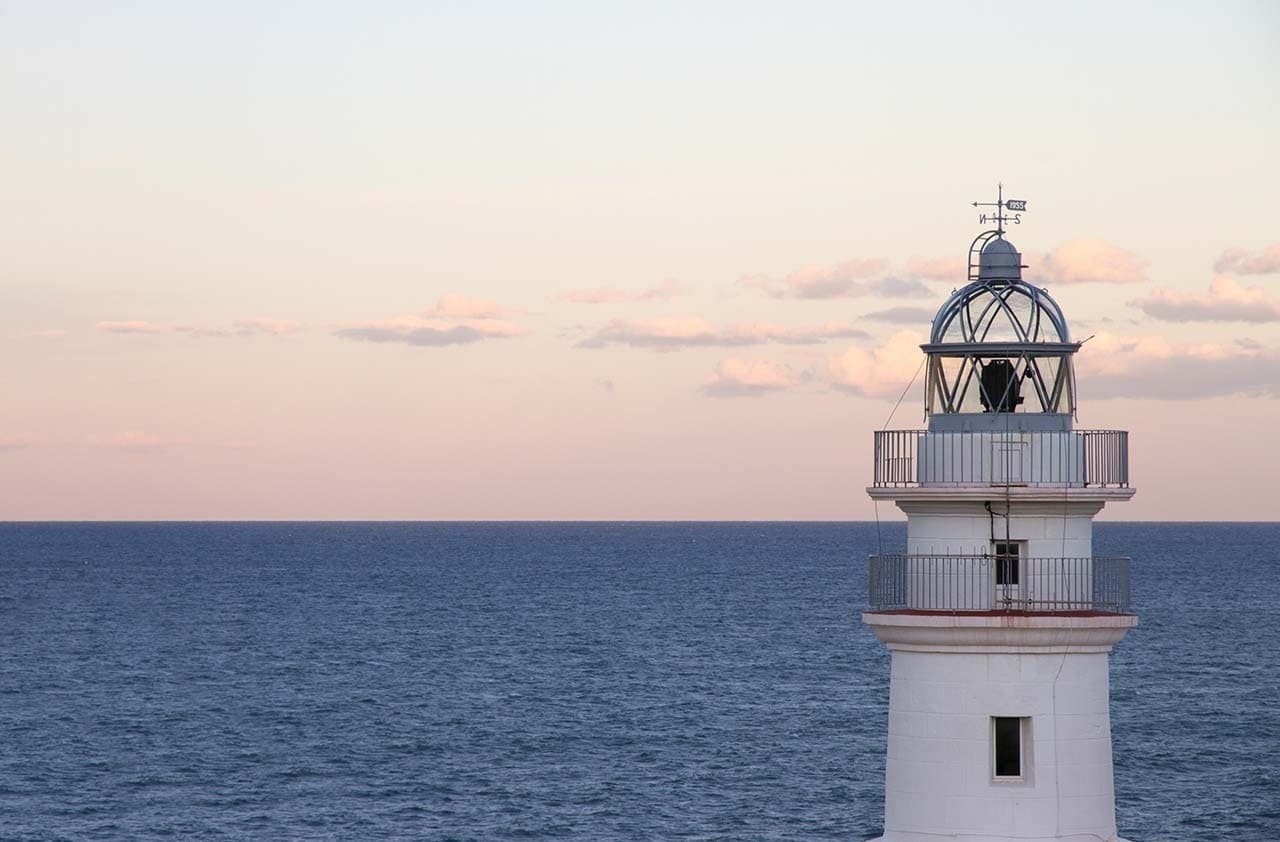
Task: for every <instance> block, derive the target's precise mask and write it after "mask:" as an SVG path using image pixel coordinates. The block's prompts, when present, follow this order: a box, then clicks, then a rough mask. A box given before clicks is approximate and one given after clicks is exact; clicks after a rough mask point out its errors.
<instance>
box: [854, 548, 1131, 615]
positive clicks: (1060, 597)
mask: <svg viewBox="0 0 1280 842" xmlns="http://www.w3.org/2000/svg"><path fill="white" fill-rule="evenodd" d="M1129 564H1130V562H1129V559H1128V558H1127V557H1124V556H1099V557H1094V558H1012V559H1008V558H996V557H995V556H989V555H981V556H980V555H873V556H871V559H870V563H869V565H868V582H867V592H868V595H869V601H870V604H871V610H873V611H895V610H917V611H946V612H957V613H959V612H965V611H1046V612H1047V611H1100V612H1105V613H1112V614H1127V613H1129Z"/></svg>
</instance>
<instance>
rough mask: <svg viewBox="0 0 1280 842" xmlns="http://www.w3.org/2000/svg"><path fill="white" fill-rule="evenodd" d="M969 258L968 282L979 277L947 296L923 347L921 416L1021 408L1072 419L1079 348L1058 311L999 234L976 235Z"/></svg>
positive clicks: (1055, 303) (1014, 251)
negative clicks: (1023, 276)
mask: <svg viewBox="0 0 1280 842" xmlns="http://www.w3.org/2000/svg"><path fill="white" fill-rule="evenodd" d="M970 253H971V259H970V266H971V270H970V277H971V278H973V277H974V276H975V275H977V276H978V278H977V279H976V280H973V281H972V282H971V283H969V284H967V285H966V286H964V287H962V288H961V289H959V290H956V291H955V292H953V293H952V294H951V297H950V298H948V299H947V301H946V303H944V304H943V305H942V308H941V309H940V310H938V314H937V316H935V317H934V320H933V329H932V331H931V333H930V337H929V343H928V344H926V345H922V346H921V349H922V350H923V351H924V352H925V354H926V355H927V356H928V370H927V374H926V383H927V388H926V393H925V394H926V397H925V412H926V414H930V415H931V414H934V413H938V412H941V413H947V414H952V413H970V412H1016V411H1018V409H1017V407H1018V406H1019V405H1024V404H1025V408H1024V409H1023V410H1022V411H1023V412H1039V413H1061V414H1070V415H1074V414H1075V409H1076V406H1075V392H1076V389H1075V371H1074V366H1073V365H1072V356H1073V355H1074V354H1075V352H1076V351H1077V350H1079V348H1080V343H1078V342H1072V341H1071V335H1070V331H1069V329H1068V327H1067V321H1066V318H1065V317H1064V316H1063V314H1062V308H1060V307H1059V306H1058V304H1057V302H1055V301H1054V300H1053V299H1052V298H1051V297H1050V296H1049V294H1048V293H1047V292H1046V291H1045V290H1043V289H1041V288H1039V287H1036V286H1033V285H1032V284H1030V283H1027V282H1026V281H1023V280H1021V277H1020V276H1021V271H1020V270H1021V266H1020V265H1019V263H1018V262H1017V261H1018V259H1019V258H1020V256H1019V255H1018V254H1017V252H1016V250H1014V249H1013V247H1012V245H1011V244H1009V243H1008V242H1007V241H1004V240H1003V239H1001V238H1000V237H999V235H998V234H997V232H994V231H990V232H985V233H984V234H983V235H980V236H979V237H978V239H976V240H975V241H974V248H973V249H971V252H970ZM979 255H980V256H981V258H982V260H981V263H980V268H979V267H974V265H973V264H974V263H975V262H978V261H975V260H974V259H973V258H974V257H978V256H979ZM988 256H990V260H988ZM1010 258H1011V259H1012V260H1013V261H1014V262H1013V263H1012V264H1011V265H1010V264H1009V263H1008V260H1009V259H1010ZM996 262H999V264H1000V265H995V263H996ZM974 268H979V271H977V272H974V271H973V269H974ZM993 276H995V277H993ZM1026 386H1030V387H1031V388H1030V389H1027V388H1025V387H1026Z"/></svg>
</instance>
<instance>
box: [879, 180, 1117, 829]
mask: <svg viewBox="0 0 1280 842" xmlns="http://www.w3.org/2000/svg"><path fill="white" fill-rule="evenodd" d="M992 206H993V207H994V210H995V214H994V217H992V216H984V218H983V219H984V221H986V220H991V221H993V222H994V223H995V225H996V228H995V229H994V230H991V231H987V232H985V233H983V234H982V235H980V236H979V237H978V238H977V239H976V240H974V243H973V245H972V247H971V248H970V257H969V283H968V284H967V285H966V286H964V287H962V288H961V289H959V290H957V291H955V292H953V293H952V295H951V297H950V298H949V299H947V301H946V303H945V304H943V305H942V308H941V309H940V310H939V311H938V314H937V316H936V317H935V318H934V320H933V327H932V331H931V334H930V336H929V342H928V343H927V344H925V345H922V346H921V348H922V350H923V351H924V353H925V355H926V358H927V363H928V365H927V367H926V381H925V390H926V396H925V414H926V416H927V419H928V426H927V428H926V429H923V430H885V431H881V432H877V433H876V434H875V478H874V484H873V485H872V486H871V487H870V488H869V489H868V490H867V491H868V493H869V494H870V495H871V497H872V498H874V499H876V500H891V501H893V502H894V503H895V504H896V505H897V506H898V508H900V509H901V510H902V511H903V512H905V513H906V515H907V546H906V548H905V552H903V553H900V554H892V555H883V554H882V555H876V556H873V557H872V558H871V561H870V603H871V604H870V610H869V611H867V612H865V613H864V614H863V615H862V619H863V622H865V623H867V624H868V625H869V626H871V628H872V629H873V630H874V631H875V634H876V636H877V637H879V638H880V640H882V641H883V642H884V643H885V644H886V645H887V646H888V647H889V650H890V654H891V656H892V667H891V678H890V690H889V739H888V754H887V758H886V771H885V817H884V836H883V837H881V839H882V840H884V842H937V840H938V839H939V838H943V837H946V838H960V839H965V840H969V842H1006V840H1025V839H1037V840H1071V842H1085V840H1089V842H1099V841H1100V840H1105V841H1106V842H1112V841H1113V840H1116V839H1117V838H1118V837H1117V835H1116V819H1115V796H1114V790H1113V785H1112V766H1111V721H1110V714H1109V710H1108V705H1109V698H1108V697H1109V690H1108V671H1107V655H1108V653H1109V652H1110V651H1111V648H1112V646H1114V645H1115V643H1116V642H1117V641H1119V640H1120V638H1122V637H1123V636H1124V634H1125V632H1126V631H1128V630H1129V629H1130V628H1132V627H1133V626H1135V625H1137V622H1138V619H1137V617H1136V616H1134V615H1133V614H1131V613H1129V560H1128V559H1127V558H1119V557H1097V556H1095V555H1094V554H1093V516H1094V515H1096V514H1097V513H1098V512H1099V511H1101V509H1102V507H1103V506H1104V505H1106V504H1107V503H1109V502H1112V501H1121V500H1128V499H1129V498H1130V497H1132V496H1133V493H1134V489H1132V488H1130V487H1129V476H1128V434H1127V433H1125V432H1123V431H1113V430H1078V429H1075V428H1074V426H1073V423H1072V422H1073V420H1074V417H1075V408H1076V406H1075V396H1076V389H1075V375H1074V370H1073V366H1072V358H1073V356H1074V355H1075V353H1076V352H1077V351H1078V350H1080V343H1079V342H1075V341H1072V339H1071V334H1070V331H1069V330H1068V327H1067V322H1066V319H1065V318H1064V317H1063V315H1062V310H1061V309H1059V307H1058V305H1057V304H1056V303H1055V302H1054V301H1053V299H1052V298H1050V297H1049V295H1048V293H1047V292H1046V291H1045V290H1043V289H1041V288H1039V287H1037V286H1035V285H1033V284H1032V283H1029V282H1027V281H1025V280H1023V278H1022V270H1023V268H1025V267H1024V266H1023V265H1022V260H1021V255H1020V254H1019V253H1018V251H1017V250H1016V249H1015V248H1014V246H1013V244H1012V243H1010V242H1009V241H1008V240H1006V239H1005V223H1006V222H1009V221H1012V220H1014V217H1013V216H1010V215H1009V212H1010V211H1019V212H1020V211H1023V210H1025V202H1022V201H1017V200H1005V199H1004V198H1003V191H1002V192H1001V194H1000V196H999V198H998V199H997V201H996V202H995V203H993V205H992Z"/></svg>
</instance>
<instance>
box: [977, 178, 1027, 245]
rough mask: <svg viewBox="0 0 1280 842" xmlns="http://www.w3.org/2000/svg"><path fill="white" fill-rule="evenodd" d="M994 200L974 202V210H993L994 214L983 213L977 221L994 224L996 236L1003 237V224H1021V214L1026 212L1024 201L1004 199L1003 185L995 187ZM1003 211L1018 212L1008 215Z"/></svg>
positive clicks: (1025, 202) (1025, 201)
mask: <svg viewBox="0 0 1280 842" xmlns="http://www.w3.org/2000/svg"><path fill="white" fill-rule="evenodd" d="M996 190H997V192H996V200H995V201H994V202H974V203H973V206H974V207H975V208H995V209H996V211H995V213H990V214H988V213H984V214H982V215H981V216H979V217H978V221H979V222H981V223H983V224H986V223H988V222H994V223H995V224H996V235H997V236H1000V237H1003V236H1004V224H1005V223H1006V222H1012V223H1013V224H1014V225H1021V224H1022V214H1023V213H1025V212H1026V210H1027V200H1026V199H1006V198H1005V197H1004V185H1003V184H997V185H996ZM1005 211H1018V212H1017V213H1013V214H1008V213H1005Z"/></svg>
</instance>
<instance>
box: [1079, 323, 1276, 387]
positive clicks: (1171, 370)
mask: <svg viewBox="0 0 1280 842" xmlns="http://www.w3.org/2000/svg"><path fill="white" fill-rule="evenodd" d="M1076 381H1077V383H1078V388H1079V390H1080V399H1081V400H1090V399H1093V400H1106V399H1111V398H1146V399H1156V400H1196V399H1200V398H1211V397H1220V396H1223V395H1233V394H1243V395H1253V396H1259V397H1270V398H1276V397H1280V352H1278V351H1277V350H1275V349H1269V348H1266V347H1264V346H1262V345H1261V344H1259V343H1257V342H1254V341H1252V340H1244V341H1240V342H1236V343H1234V344H1232V345H1219V344H1203V345H1190V346H1181V347H1179V346H1175V345H1173V344H1171V343H1170V342H1169V341H1168V340H1166V339H1164V338H1163V337H1160V336H1136V337H1120V336H1114V335H1111V334H1098V335H1097V336H1095V337H1094V338H1093V339H1091V340H1090V341H1088V342H1086V343H1085V345H1084V347H1082V348H1081V350H1080V353H1079V354H1077V355H1076Z"/></svg>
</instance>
